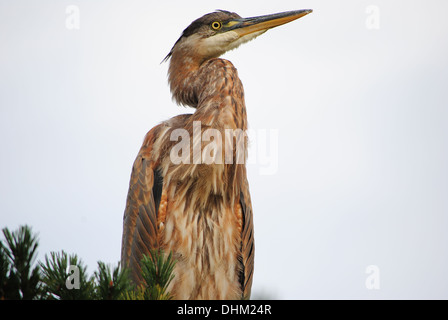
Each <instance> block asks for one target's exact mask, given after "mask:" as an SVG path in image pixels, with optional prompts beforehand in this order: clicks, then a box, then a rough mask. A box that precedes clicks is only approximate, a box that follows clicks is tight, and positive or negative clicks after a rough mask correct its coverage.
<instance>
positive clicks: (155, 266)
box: [141, 250, 176, 300]
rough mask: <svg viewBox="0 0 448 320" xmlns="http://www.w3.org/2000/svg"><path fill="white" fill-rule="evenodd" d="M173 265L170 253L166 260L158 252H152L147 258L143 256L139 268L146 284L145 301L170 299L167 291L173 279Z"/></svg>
mask: <svg viewBox="0 0 448 320" xmlns="http://www.w3.org/2000/svg"><path fill="white" fill-rule="evenodd" d="M175 264H176V263H175V260H174V259H173V255H172V253H171V252H170V254H169V255H168V257H166V258H165V255H164V253H163V251H160V250H152V251H150V254H149V256H147V255H145V256H143V259H142V261H141V267H142V275H143V279H144V280H145V282H146V287H145V299H147V300H170V299H171V298H172V297H171V294H170V293H169V292H167V289H168V285H169V284H170V283H171V281H172V280H173V278H174V275H173V270H174V266H175Z"/></svg>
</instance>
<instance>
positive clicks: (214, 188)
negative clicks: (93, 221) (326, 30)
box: [121, 10, 311, 299]
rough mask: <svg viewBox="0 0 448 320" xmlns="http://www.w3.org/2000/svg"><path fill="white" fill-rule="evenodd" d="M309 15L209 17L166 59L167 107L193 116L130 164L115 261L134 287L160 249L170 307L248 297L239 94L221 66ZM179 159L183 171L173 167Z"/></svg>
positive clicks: (155, 133)
mask: <svg viewBox="0 0 448 320" xmlns="http://www.w3.org/2000/svg"><path fill="white" fill-rule="evenodd" d="M309 12H311V11H310V10H301V11H291V12H286V13H281V14H276V15H269V16H262V17H255V18H247V19H242V18H241V17H240V16H239V15H237V14H235V13H230V12H227V11H217V12H214V13H210V14H207V15H205V16H203V17H201V18H199V19H197V20H195V21H194V22H192V23H191V25H190V26H189V27H188V28H187V29H185V30H184V32H183V34H182V35H181V37H180V38H179V40H178V41H177V42H176V43H175V45H174V47H173V48H172V50H171V51H170V53H169V54H168V56H167V57H166V58H165V60H170V66H169V71H168V74H169V83H170V88H171V92H172V94H173V98H174V99H175V100H176V102H177V103H179V104H182V105H186V106H190V107H193V108H195V109H196V111H195V112H194V113H193V114H185V115H179V116H176V117H174V118H172V119H170V120H168V121H165V122H163V123H161V124H159V125H158V126H156V127H154V128H153V129H151V130H150V131H149V132H148V133H147V135H146V137H145V139H144V142H143V146H142V148H141V149H140V152H139V154H138V156H137V159H136V160H135V162H134V166H133V169H132V174H131V181H130V186H129V193H128V197H127V203H126V209H125V213H124V222H123V224H124V225H123V241H122V258H121V259H122V263H123V264H124V265H127V266H128V267H129V268H130V270H131V275H132V278H133V280H134V282H135V283H136V284H139V283H140V282H141V281H142V277H141V269H140V265H139V262H140V260H141V258H142V257H143V255H144V254H148V252H149V250H151V249H162V250H163V251H164V252H166V253H168V252H173V254H174V258H175V259H176V261H177V262H176V266H175V269H174V275H175V277H174V280H173V281H172V282H171V284H170V286H169V288H168V291H170V293H171V294H172V295H173V297H174V298H176V299H243V298H249V297H250V291H251V286H252V279H253V271H254V231H253V218H252V206H251V199H250V194H249V184H248V181H247V177H246V166H245V159H246V157H247V141H246V140H247V139H246V136H245V135H244V132H245V130H246V129H247V116H246V107H245V102H244V90H243V85H242V83H241V81H240V79H239V77H238V73H237V70H236V69H235V67H234V66H233V65H232V63H231V62H230V61H227V60H224V59H220V58H218V57H219V56H220V55H221V54H223V53H224V52H225V51H228V50H231V49H234V48H236V47H237V46H239V45H240V44H241V43H244V42H247V41H249V40H251V39H253V38H255V37H256V36H258V35H260V34H262V33H263V32H265V31H266V30H268V29H269V28H272V27H275V26H277V25H280V24H284V23H287V22H289V21H292V20H294V19H297V18H300V17H302V16H304V15H306V14H307V13H309ZM179 132H180V133H182V134H184V135H179ZM180 137H183V138H185V137H187V138H190V140H187V142H188V143H187V144H183V145H182V146H187V147H186V148H179V144H180V139H179V138H180ZM197 138H199V139H197ZM181 142H182V141H181ZM183 142H185V141H183ZM229 146H230V147H229ZM173 150H176V151H175V152H174V153H173ZM179 150H181V151H182V156H183V158H182V159H183V160H182V161H181V162H179V161H174V160H173V159H174V158H173V157H176V156H178V155H179ZM198 150H199V154H198V152H197V151H198ZM184 152H185V154H183V153H184ZM210 159H211V161H210ZM241 159H242V161H241Z"/></svg>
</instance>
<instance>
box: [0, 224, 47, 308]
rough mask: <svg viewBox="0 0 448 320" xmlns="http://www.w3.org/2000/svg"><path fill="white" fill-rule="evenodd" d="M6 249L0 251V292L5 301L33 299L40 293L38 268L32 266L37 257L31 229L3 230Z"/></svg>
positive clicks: (23, 227)
mask: <svg viewBox="0 0 448 320" xmlns="http://www.w3.org/2000/svg"><path fill="white" fill-rule="evenodd" d="M2 231H3V235H4V237H5V239H6V244H7V247H5V246H4V245H3V244H2V245H1V249H0V251H1V252H0V268H1V269H2V270H1V275H0V277H2V278H3V279H2V289H0V290H2V291H3V297H4V298H5V299H23V300H31V299H35V298H36V297H37V296H38V294H39V292H40V285H39V280H40V274H39V268H38V267H34V268H33V264H34V261H35V259H36V255H37V247H38V240H37V236H35V235H33V234H32V231H31V228H30V227H28V226H22V227H20V228H19V229H18V230H17V231H14V232H10V231H9V229H8V228H4V229H3V230H2Z"/></svg>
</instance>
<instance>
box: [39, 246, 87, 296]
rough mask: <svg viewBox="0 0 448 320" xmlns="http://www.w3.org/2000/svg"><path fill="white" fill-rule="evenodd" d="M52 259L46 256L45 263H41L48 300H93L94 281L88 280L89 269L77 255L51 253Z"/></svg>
mask: <svg viewBox="0 0 448 320" xmlns="http://www.w3.org/2000/svg"><path fill="white" fill-rule="evenodd" d="M50 257H51V258H48V256H47V255H45V263H40V266H41V268H42V276H43V278H42V282H43V283H44V285H45V286H44V290H45V291H46V297H45V298H46V299H58V300H90V299H93V297H94V286H93V279H92V278H87V272H86V269H87V268H86V267H85V266H84V264H83V262H82V261H81V260H80V259H79V258H78V256H77V255H70V256H67V253H65V252H64V251H62V252H61V253H55V252H51V254H50Z"/></svg>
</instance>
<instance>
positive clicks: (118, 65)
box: [0, 0, 448, 299]
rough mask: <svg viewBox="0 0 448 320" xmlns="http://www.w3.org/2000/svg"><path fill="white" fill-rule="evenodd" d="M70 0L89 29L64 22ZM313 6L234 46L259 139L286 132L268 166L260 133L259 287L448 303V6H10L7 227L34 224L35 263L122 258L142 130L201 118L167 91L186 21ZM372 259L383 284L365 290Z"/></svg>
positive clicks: (283, 294)
mask: <svg viewBox="0 0 448 320" xmlns="http://www.w3.org/2000/svg"><path fill="white" fill-rule="evenodd" d="M70 5H75V6H76V7H77V8H78V9H79V14H80V16H79V18H80V19H79V27H80V28H79V29H74V30H70V29H69V28H67V21H66V20H67V18H68V14H67V13H66V9H67V6H70ZM308 8H311V9H313V10H314V12H313V13H312V14H310V15H308V16H306V17H304V18H302V19H300V20H298V21H294V22H292V23H290V24H288V25H285V26H282V27H279V28H276V29H274V30H270V31H268V32H267V33H266V34H264V35H262V36H260V37H259V38H257V39H256V40H254V41H252V42H250V43H248V44H245V45H243V46H242V47H240V48H238V49H237V50H235V51H232V52H229V53H228V54H226V55H225V56H224V57H225V58H227V59H229V60H231V61H232V62H233V63H234V65H235V66H236V67H237V68H238V72H239V75H240V78H241V79H242V81H243V84H244V87H245V93H246V104H247V109H248V117H249V125H250V128H251V129H252V130H253V132H254V133H255V135H256V136H255V137H254V138H260V137H261V136H262V134H263V132H266V133H267V134H268V137H269V136H270V134H273V135H274V138H275V135H277V136H278V139H277V140H276V141H278V144H277V145H276V146H277V147H278V153H277V154H269V152H268V154H267V155H268V156H271V160H272V161H274V160H275V159H277V160H278V166H275V167H274V168H276V170H273V171H272V172H271V173H272V174H270V175H264V174H262V173H263V171H262V169H263V168H266V167H268V166H269V158H267V159H266V158H265V159H264V158H263V154H262V153H263V152H262V148H258V149H256V146H257V145H258V144H257V143H258V142H257V141H258V139H255V140H254V142H253V144H252V146H254V148H255V149H252V157H253V158H252V159H253V160H255V161H252V162H254V163H252V164H250V165H249V182H250V187H251V195H252V202H253V208H254V220H255V237H256V264H255V277H254V285H253V292H254V294H255V295H258V296H260V295H263V294H266V295H268V296H269V297H275V298H279V299H308V298H320V299H345V298H359V299H378V298H379V299H416V298H423V299H425V298H436V299H437V298H443V299H447V298H448V275H447V273H446V270H448V256H447V253H448V234H447V232H446V230H447V227H448V197H447V194H448V169H447V165H446V164H447V163H448V152H447V146H448V90H447V83H448V58H447V57H448V22H447V21H448V20H447V19H446V17H445V15H446V12H447V10H448V4H447V2H446V1H443V0H430V1H415V0H412V1H384V0H382V1H359V0H344V1H338V2H335V1H330V0H325V1H323V0H322V1H269V2H267V1H261V2H260V1H244V2H241V1H231V0H229V1H226V2H225V7H224V6H221V5H219V4H217V3H210V1H192V2H185V1H169V2H166V1H165V2H163V1H162V2H161V1H158V2H150V1H143V0H139V1H137V0H131V1H129V0H127V1H86V0H84V1H76V0H75V1H48V0H40V1H31V0H27V1H25V0H19V1H8V0H0V148H1V149H0V150H1V157H0V227H2V228H3V227H5V226H7V227H9V228H10V229H14V228H16V227H18V226H19V225H22V224H29V225H31V226H32V227H33V229H34V230H35V231H36V232H39V237H40V248H39V253H40V254H39V258H40V259H43V256H44V254H46V253H49V252H51V251H60V250H62V249H63V250H66V251H67V252H69V253H77V254H78V255H79V256H80V257H81V258H82V259H83V260H84V262H85V263H86V264H88V266H89V271H90V272H93V271H94V270H95V269H96V262H97V261H98V260H102V261H105V262H108V263H116V262H117V261H118V260H119V257H120V246H121V232H122V216H123V210H124V206H125V201H126V194H127V188H128V184H129V176H130V172H131V166H132V163H133V160H134V158H135V156H136V154H137V152H138V150H139V148H140V145H141V142H142V139H143V137H144V135H145V133H146V132H147V131H148V130H149V129H151V128H152V127H153V126H154V125H156V124H158V123H159V122H161V121H163V120H165V119H167V118H169V117H172V116H175V115H177V114H180V113H185V112H192V111H193V110H190V109H185V108H183V107H178V106H176V105H175V104H174V103H173V102H172V101H171V95H170V92H169V89H168V85H167V81H166V71H167V66H168V65H167V64H160V62H161V61H162V59H163V58H164V57H165V55H166V54H167V53H168V51H169V50H170V49H171V47H172V45H173V44H174V42H175V41H176V40H177V38H178V36H179V35H180V33H181V32H182V30H183V29H184V28H185V27H187V26H188V24H189V23H190V22H191V21H192V20H194V19H196V18H198V17H200V16H201V15H203V14H205V13H207V12H210V11H213V10H215V9H226V10H230V11H235V12H237V13H239V14H240V15H241V16H255V15H262V14H268V13H275V12H281V11H287V10H295V9H308ZM372 8H373V11H372ZM375 10H378V11H375ZM372 12H374V13H372ZM373 15H375V16H373ZM372 19H373V20H372ZM378 19H379V20H378ZM68 25H69V26H70V23H69V24H68ZM372 28H373V29H372ZM274 140H275V139H274ZM269 150H275V148H274V149H269ZM269 150H268V151H269ZM272 157H274V158H272ZM263 161H264V162H263ZM266 161H268V162H266ZM369 265H375V266H377V267H378V270H379V280H380V282H379V283H380V288H379V289H368V288H367V287H366V280H367V279H368V277H369V274H366V268H367V267H368V266H369Z"/></svg>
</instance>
